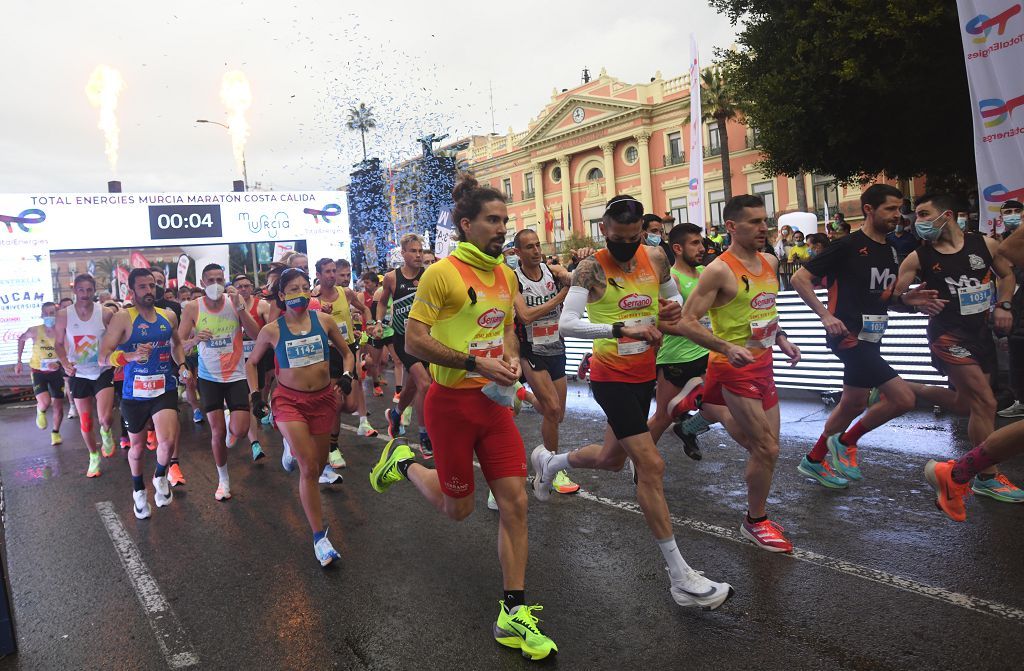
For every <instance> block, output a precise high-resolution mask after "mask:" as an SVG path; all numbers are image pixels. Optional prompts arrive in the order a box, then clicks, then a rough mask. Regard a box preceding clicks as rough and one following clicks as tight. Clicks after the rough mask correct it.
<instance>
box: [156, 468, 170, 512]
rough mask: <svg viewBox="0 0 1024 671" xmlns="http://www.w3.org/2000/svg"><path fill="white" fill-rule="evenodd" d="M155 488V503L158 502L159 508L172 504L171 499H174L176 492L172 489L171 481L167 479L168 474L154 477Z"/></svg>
mask: <svg viewBox="0 0 1024 671" xmlns="http://www.w3.org/2000/svg"><path fill="white" fill-rule="evenodd" d="M153 489H154V491H153V503H155V504H156V507H157V508H163V507H164V506H169V505H171V500H172V499H174V492H172V491H171V483H169V482H168V481H167V476H166V475H165V476H163V477H160V478H153Z"/></svg>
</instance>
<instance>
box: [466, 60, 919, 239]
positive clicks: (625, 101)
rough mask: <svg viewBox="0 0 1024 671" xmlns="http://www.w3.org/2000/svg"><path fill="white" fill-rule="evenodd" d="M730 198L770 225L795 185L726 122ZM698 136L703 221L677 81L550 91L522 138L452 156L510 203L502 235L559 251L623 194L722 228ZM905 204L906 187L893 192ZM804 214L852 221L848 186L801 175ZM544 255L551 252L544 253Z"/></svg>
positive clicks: (475, 142) (487, 141)
mask: <svg viewBox="0 0 1024 671" xmlns="http://www.w3.org/2000/svg"><path fill="white" fill-rule="evenodd" d="M727 123H728V128H727V133H726V135H727V137H728V143H729V149H730V158H731V170H732V180H731V181H732V192H733V194H734V195H735V194H742V193H753V194H757V195H759V196H761V197H762V198H764V200H765V203H766V205H767V207H768V215H769V217H773V218H774V217H775V216H777V215H778V214H782V213H785V212H789V211H794V210H797V209H798V207H797V192H796V180H794V179H791V178H786V177H781V176H780V177H768V176H765V175H764V174H763V173H762V172H761V171H760V170H758V169H757V167H756V163H757V162H758V160H759V159H760V158H761V156H760V154H759V152H758V150H757V148H756V138H755V137H754V136H753V134H752V132H751V129H750V128H749V127H748V126H746V125H744V124H742V123H739V122H738V121H729V122H727ZM701 132H702V133H703V134H704V142H703V144H704V176H705V177H704V185H705V194H704V208H705V211H704V212H703V213H693V212H689V211H688V210H687V204H686V194H687V191H688V183H689V171H690V159H691V157H690V156H687V153H688V149H689V136H690V135H689V134H690V82H689V76H688V75H684V76H681V77H675V78H672V79H664V78H663V77H662V76H661V73H658V74H657V76H655V77H653V78H652V79H651V81H650V82H648V83H642V84H629V83H625V82H622V81H619V80H618V79H615V78H614V77H611V76H609V75H608V74H607V73H606V72H605V71H604V70H603V69H602V71H601V74H600V75H599V76H598V77H597V78H595V79H593V80H591V81H589V82H586V83H583V84H580V85H579V86H577V87H576V88H574V89H570V90H563V91H561V92H558V91H555V92H553V93H552V96H551V101H550V102H549V103H548V105H547V106H546V107H545V108H544V109H543V110H541V112H540V114H539V115H538V116H537V117H536V118H535V119H534V120H532V121H531V122H530V124H529V125H528V127H527V128H526V130H524V131H522V132H518V133H517V132H514V131H513V130H512V129H511V128H510V129H509V132H508V134H507V135H489V136H474V137H472V138H471V141H470V144H469V147H468V148H466V149H464V150H463V151H462V152H460V154H459V157H460V159H464V160H465V161H466V162H467V163H468V164H469V167H470V169H471V170H472V171H473V172H474V174H475V175H476V176H477V179H478V180H479V181H480V182H481V183H487V184H490V185H491V186H493V187H494V188H496V189H498V190H499V191H501V192H503V193H504V194H505V195H506V197H507V199H508V202H509V219H510V222H509V229H510V234H513V233H514V232H515V231H516V230H521V229H523V228H531V229H534V230H536V231H537V234H538V235H539V237H540V239H541V242H543V243H554V244H553V245H552V246H553V247H554V248H559V247H560V246H561V245H560V243H561V242H562V241H564V240H565V239H567V238H568V237H569V236H570V235H571V234H575V235H577V236H582V237H588V238H593V239H598V238H599V237H600V233H599V231H598V223H599V222H600V219H601V216H602V214H603V213H604V203H605V201H607V200H608V199H609V198H611V196H613V195H616V194H623V193H624V194H630V195H632V196H634V197H636V198H637V199H638V200H640V201H641V202H642V203H643V205H644V209H645V210H646V211H648V212H654V213H656V214H658V215H662V216H664V215H671V216H673V217H674V218H675V220H676V221H677V222H682V221H691V222H693V223H698V224H701V223H703V224H704V225H707V226H710V225H718V224H721V223H722V217H721V212H722V208H723V207H724V205H725V193H724V189H723V181H722V167H721V149H722V135H723V134H722V133H721V132H720V129H719V128H718V124H717V123H715V122H713V121H712V122H710V123H709V122H704V123H702V128H701ZM902 186H903V187H904V193H907V194H908V195H912V191H913V190H914V187H915V186H918V185H915V184H907V185H902ZM805 187H806V194H807V205H808V209H810V210H811V211H816V212H818V214H819V218H821V217H822V214H823V213H824V211H825V208H826V206H827V208H828V211H829V212H832V213H834V212H836V211H841V212H843V213H844V214H845V215H846V217H847V219H848V220H851V221H853V220H856V219H858V218H860V204H859V197H860V192H861V190H860V189H859V188H857V187H851V188H846V187H843V186H841V185H837V183H836V181H835V179H834V178H832V177H830V176H826V175H806V176H805ZM548 249H551V247H549V248H548Z"/></svg>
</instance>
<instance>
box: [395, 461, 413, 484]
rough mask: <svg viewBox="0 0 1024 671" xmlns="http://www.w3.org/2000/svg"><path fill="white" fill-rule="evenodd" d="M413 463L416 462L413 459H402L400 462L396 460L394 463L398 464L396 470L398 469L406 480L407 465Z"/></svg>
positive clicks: (407, 474) (407, 477) (407, 473)
mask: <svg viewBox="0 0 1024 671" xmlns="http://www.w3.org/2000/svg"><path fill="white" fill-rule="evenodd" d="M415 463H416V460H415V459H402V460H401V461H400V462H398V463H397V464H395V465H396V466H398V471H399V473H401V474H402V477H403V478H405V479H406V480H408V479H409V467H410V466H412V465H413V464H415Z"/></svg>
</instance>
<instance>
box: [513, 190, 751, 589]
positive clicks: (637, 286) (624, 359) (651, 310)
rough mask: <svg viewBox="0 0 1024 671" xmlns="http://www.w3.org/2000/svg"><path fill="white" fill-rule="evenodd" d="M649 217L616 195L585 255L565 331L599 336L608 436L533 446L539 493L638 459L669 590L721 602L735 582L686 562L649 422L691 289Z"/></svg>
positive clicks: (596, 359)
mask: <svg viewBox="0 0 1024 671" xmlns="http://www.w3.org/2000/svg"><path fill="white" fill-rule="evenodd" d="M643 215H644V207H643V205H642V204H641V203H640V201H638V200H636V199H635V198H633V197H632V196H625V195H620V196H615V197H614V198H612V199H611V200H610V201H608V203H607V206H606V209H605V212H604V215H603V217H602V219H601V233H602V235H603V236H604V238H605V240H606V241H607V249H602V250H600V251H598V252H597V253H596V254H594V255H593V256H588V257H587V258H585V259H583V260H582V261H580V264H579V266H577V268H576V271H575V273H573V280H572V281H573V286H572V287H571V288H570V289H569V294H568V296H567V297H566V299H565V303H564V304H563V306H562V315H561V317H559V320H558V327H559V330H560V331H561V333H562V335H563V336H566V337H573V338H583V339H588V340H593V341H594V356H593V358H592V359H591V364H590V386H591V389H592V390H593V393H594V400H595V401H596V402H597V403H598V405H600V406H601V409H602V410H603V411H604V413H605V416H606V417H607V419H608V423H607V426H606V427H605V431H604V440H603V442H602V443H601V444H591V445H587V446H585V447H582V448H579V449H577V450H573V451H571V452H567V453H562V454H552V453H551V452H548V451H547V450H546V449H544V446H543V445H542V446H539V447H537V448H536V449H534V451H533V454H532V455H531V459H532V461H533V468H534V471H535V476H534V479H533V493H534V495H535V496H536V497H537V499H538V500H539V501H547V500H549V499H550V498H551V483H552V481H553V480H554V477H555V475H556V474H557V473H558V472H559V471H561V470H564V469H566V468H590V469H599V470H606V471H619V470H622V467H623V465H624V464H625V462H626V459H627V458H628V459H630V460H632V462H633V466H634V468H635V471H636V476H637V487H636V500H637V503H639V504H640V508H641V509H642V510H643V514H644V518H645V519H646V521H647V526H648V527H649V528H650V530H651V533H652V534H653V536H654V538H655V541H656V543H657V545H658V549H659V550H660V551H661V553H662V555H663V556H664V558H665V562H666V563H667V564H668V573H669V579H670V587H669V593H670V594H671V595H672V598H673V599H674V600H675V602H676V603H677V604H679V605H680V606H699V607H702V608H708V609H712V608H718V607H719V606H721V605H722V604H723V603H725V601H726V600H727V599H728V598H729V597H730V596H732V593H733V590H732V587H730V586H729V585H728V584H727V583H719V582H713V581H711V580H708V579H707V578H705V577H704V576H703V575H702V574H701V573H700V572H698V571H695V570H693V569H692V568H690V566H689V565H688V564H687V563H686V561H684V560H683V556H682V554H681V553H680V551H679V547H678V546H677V544H676V539H675V535H674V534H673V531H672V520H671V518H670V517H669V511H668V504H667V502H666V501H665V490H664V476H665V462H664V460H663V459H662V458H661V455H660V454H659V453H658V448H657V446H656V445H655V444H654V440H653V439H652V438H651V434H650V431H649V430H648V428H647V413H648V412H649V411H650V407H651V397H652V396H653V394H654V383H655V380H656V379H657V369H656V363H655V348H656V347H657V346H658V345H660V344H661V330H659V328H669V327H670V323H671V322H674V321H676V320H678V318H679V307H680V304H681V303H682V296H680V295H679V287H678V285H676V283H675V282H674V281H673V280H672V274H671V272H670V271H669V264H668V259H666V258H665V254H664V252H662V251H661V249H659V248H657V247H650V246H642V245H641V242H642V241H643V239H644V232H643V229H642V225H643ZM584 310H586V311H587V313H588V318H584V317H583V312H584ZM659 321H660V322H661V326H660V327H659ZM673 326H674V325H673Z"/></svg>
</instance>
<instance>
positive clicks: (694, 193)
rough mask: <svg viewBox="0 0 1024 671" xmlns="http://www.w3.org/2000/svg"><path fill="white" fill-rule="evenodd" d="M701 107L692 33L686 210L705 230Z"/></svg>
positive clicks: (694, 40) (693, 221) (694, 37)
mask: <svg viewBox="0 0 1024 671" xmlns="http://www.w3.org/2000/svg"><path fill="white" fill-rule="evenodd" d="M703 116H704V114H703V111H702V110H701V106H700V57H699V55H698V53H697V36H696V35H695V34H693V33H690V189H689V191H688V192H687V195H686V208H687V213H688V215H689V217H690V222H691V223H693V224H697V225H698V226H700V227H701V228H702V229H705V230H706V228H705V226H704V222H705V214H704V132H703V126H702V118H703Z"/></svg>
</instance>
